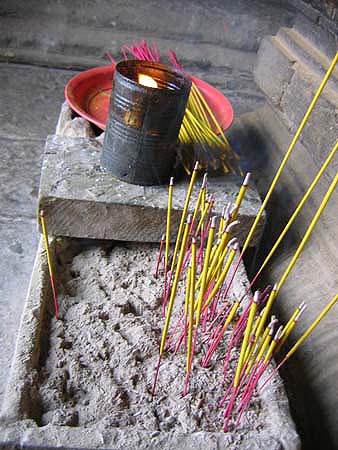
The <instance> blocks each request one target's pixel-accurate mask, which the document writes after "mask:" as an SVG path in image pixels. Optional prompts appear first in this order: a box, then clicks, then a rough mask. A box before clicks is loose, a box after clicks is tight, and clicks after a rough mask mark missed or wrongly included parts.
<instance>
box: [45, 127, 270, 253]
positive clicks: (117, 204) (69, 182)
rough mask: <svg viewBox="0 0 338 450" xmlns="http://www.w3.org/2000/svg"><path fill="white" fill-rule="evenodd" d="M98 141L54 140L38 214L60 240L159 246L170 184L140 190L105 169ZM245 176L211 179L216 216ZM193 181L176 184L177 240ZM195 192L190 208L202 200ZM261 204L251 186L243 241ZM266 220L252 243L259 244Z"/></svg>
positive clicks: (243, 215) (174, 218) (245, 206)
mask: <svg viewBox="0 0 338 450" xmlns="http://www.w3.org/2000/svg"><path fill="white" fill-rule="evenodd" d="M100 150H101V143H100V142H99V140H97V139H90V138H71V137H62V136H60V135H59V136H56V135H55V136H50V137H49V138H48V139H47V142H46V147H45V155H44V161H43V164H42V172H41V182H40V192H39V210H41V209H43V210H44V211H45V214H46V220H47V226H48V231H49V233H50V234H51V235H55V236H72V237H84V238H93V239H116V240H124V241H138V242H158V241H159V240H160V239H161V235H162V234H163V233H164V231H165V222H166V208H167V195H168V194H167V193H168V187H167V186H150V187H149V186H147V187H144V186H138V185H131V184H128V183H124V182H121V181H119V180H116V179H115V178H113V177H112V175H111V174H110V173H108V172H107V171H105V170H104V169H102V168H101V167H100ZM241 182H242V178H241V177H234V176H221V177H217V178H210V180H209V184H208V193H210V194H211V193H213V194H214V195H215V198H216V205H215V209H214V213H215V215H218V216H220V215H221V213H222V209H223V206H224V205H226V204H227V203H228V202H230V201H231V202H233V201H235V199H236V196H237V193H238V190H239V188H240V185H241ZM187 185H188V181H179V182H177V183H176V184H175V188H174V196H173V211H172V238H173V237H174V236H175V233H176V232H177V228H178V224H179V221H180V216H181V212H182V209H183V205H184V199H185V195H186V189H187ZM197 191H198V189H197V188H196V189H195V190H194V193H193V196H192V200H191V205H192V207H193V206H194V204H195V202H196V199H197ZM260 205H261V201H260V198H259V195H258V193H257V191H256V189H255V188H254V187H253V186H250V187H249V188H248V190H247V194H246V196H245V199H244V200H243V203H242V206H241V209H240V213H239V220H240V223H241V225H240V227H238V233H237V230H236V231H235V233H234V234H236V235H237V237H238V238H239V239H240V241H243V240H244V239H245V237H246V235H247V233H248V231H249V229H250V226H251V224H252V222H253V220H254V218H255V216H256V215H257V212H258V210H259V207H260ZM264 221H265V216H264V217H263V219H262V221H261V223H260V225H259V227H258V229H257V231H256V233H255V236H254V238H253V240H252V243H251V245H252V246H255V245H257V244H258V242H259V239H260V236H261V234H262V231H263V227H264Z"/></svg>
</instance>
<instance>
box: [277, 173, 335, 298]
mask: <svg viewBox="0 0 338 450" xmlns="http://www.w3.org/2000/svg"><path fill="white" fill-rule="evenodd" d="M337 183H338V173H337V174H336V176H335V177H334V179H333V181H332V183H331V184H330V187H329V189H328V190H327V192H326V194H325V196H324V198H323V200H322V202H321V204H320V205H319V208H318V209H317V211H316V213H315V215H314V216H313V219H312V220H311V222H310V225H309V226H308V228H307V230H306V232H305V234H304V237H303V239H302V241H301V242H300V244H299V246H298V248H297V250H296V251H295V253H294V255H293V257H292V259H291V261H290V263H289V264H288V266H287V268H286V269H285V271H284V273H283V275H282V277H281V279H280V281H279V283H278V287H277V292H276V295H277V294H278V293H279V291H280V290H281V288H282V286H283V284H284V283H285V281H286V279H287V277H288V276H289V274H290V272H291V270H292V268H293V267H294V265H295V264H296V261H297V259H298V258H299V256H300V254H301V252H302V250H303V248H304V246H305V244H306V243H307V241H308V239H309V237H310V235H311V233H312V231H313V229H314V227H315V226H316V224H317V222H318V220H319V218H320V216H321V214H322V213H323V211H324V209H325V207H326V205H327V203H328V201H329V200H330V197H331V195H332V193H333V191H334V190H335V188H336V186H337Z"/></svg>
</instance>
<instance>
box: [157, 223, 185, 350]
mask: <svg viewBox="0 0 338 450" xmlns="http://www.w3.org/2000/svg"><path fill="white" fill-rule="evenodd" d="M190 223H191V216H188V218H187V222H186V224H185V228H184V233H183V238H182V245H181V251H180V255H179V258H178V263H177V267H176V272H175V276H174V281H173V285H172V288H171V292H170V299H169V305H168V310H167V314H166V318H165V322H164V328H163V332H162V339H161V346H160V355H162V353H163V350H164V347H165V341H166V338H167V334H168V328H169V323H170V318H171V313H172V309H173V306H174V300H175V297H176V292H177V286H178V282H179V279H180V274H181V268H182V264H183V259H184V256H185V247H186V243H187V239H188V234H189V228H190Z"/></svg>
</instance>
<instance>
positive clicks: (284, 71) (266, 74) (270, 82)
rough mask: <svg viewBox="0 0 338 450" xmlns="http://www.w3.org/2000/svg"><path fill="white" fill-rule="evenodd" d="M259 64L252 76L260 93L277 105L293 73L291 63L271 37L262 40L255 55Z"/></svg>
mask: <svg viewBox="0 0 338 450" xmlns="http://www.w3.org/2000/svg"><path fill="white" fill-rule="evenodd" d="M257 58H258V59H257V60H258V61H259V63H258V64H257V65H256V67H255V70H254V74H255V77H256V79H257V80H259V85H260V88H261V89H262V91H263V92H264V93H265V94H266V95H267V96H268V97H269V98H270V100H271V102H272V103H274V104H275V105H279V104H280V101H281V98H282V96H283V93H284V88H285V86H286V85H287V84H288V83H289V81H290V79H291V77H292V75H293V73H294V69H293V63H294V62H293V61H292V60H290V59H289V56H288V55H287V54H286V53H285V52H284V51H283V48H282V47H281V46H280V45H279V43H278V41H277V40H276V38H275V37H273V36H267V37H265V38H264V39H263V41H262V43H261V45H260V47H259V50H258V55H257Z"/></svg>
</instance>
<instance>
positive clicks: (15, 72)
mask: <svg viewBox="0 0 338 450" xmlns="http://www.w3.org/2000/svg"><path fill="white" fill-rule="evenodd" d="M248 3H249V5H250V6H248ZM294 3H295V2H294V1H292V2H291V1H290V2H285V4H283V5H281V3H280V2H277V1H267V0H266V1H263V0H261V1H259V0H253V1H251V2H247V1H245V0H239V1H237V2H235V3H234V2H231V1H225V2H222V1H220V0H212V1H211V2H203V1H202V0H189V1H187V2H185V3H184V6H182V2H179V1H174V2H172V5H171V7H170V8H168V6H167V3H166V2H164V1H161V0H155V1H153V2H144V3H143V4H142V6H135V5H134V4H133V2H132V1H130V0H129V1H123V2H122V1H117V2H114V9H113V10H112V8H111V2H109V1H107V0H102V1H99V0H96V1H94V2H89V1H84V2H83V1H82V2H79V0H75V1H73V2H72V5H71V6H70V4H69V3H68V2H66V0H60V1H59V2H42V3H41V2H39V1H37V0H29V1H26V2H23V1H20V0H4V1H3V2H1V5H0V28H1V30H2V32H1V36H0V60H1V61H2V63H0V99H1V100H0V118H1V121H0V148H1V158H0V180H1V187H2V189H1V192H0V224H1V237H2V239H1V242H2V245H1V247H0V298H1V301H0V317H1V322H0V346H1V351H0V402H1V401H2V396H3V392H4V389H5V386H6V380H7V378H8V371H9V369H10V364H11V357H12V354H13V349H14V345H15V338H16V333H17V329H18V326H19V323H20V316H21V312H22V308H23V305H24V301H25V296H26V292H27V288H28V284H29V278H30V273H31V270H32V265H33V261H34V257H35V253H36V249H37V243H38V239H39V235H38V233H37V231H36V217H35V215H36V198H37V189H38V184H39V174H40V165H41V155H42V151H43V147H44V142H45V139H46V136H47V135H48V134H50V133H53V132H54V130H55V125H56V121H57V117H58V114H59V110H60V106H61V104H62V102H63V98H64V96H63V89H64V85H65V83H66V82H67V80H69V79H70V78H71V77H72V75H73V74H74V71H72V70H71V69H79V68H85V67H90V66H95V65H99V64H103V63H105V60H104V56H103V55H104V51H106V50H107V49H110V50H112V51H113V53H115V52H116V51H117V49H118V48H119V46H120V45H121V44H122V43H124V42H130V41H131V39H132V38H134V37H139V38H142V37H145V38H149V39H155V40H156V41H158V42H159V43H160V46H161V47H162V48H163V49H164V48H166V47H168V46H171V47H172V48H174V49H175V50H176V51H181V55H182V62H184V64H185V66H186V67H187V69H188V70H190V72H191V73H193V74H195V75H196V76H199V77H201V78H203V79H205V80H206V81H209V82H210V83H211V84H213V85H214V86H216V87H218V88H219V89H221V90H222V91H223V92H224V93H225V94H226V95H227V96H228V97H229V99H230V100H231V102H232V104H233V106H234V110H235V115H236V117H239V116H242V115H243V114H245V113H248V112H252V111H255V110H256V109H257V108H259V107H262V106H263V105H264V101H265V100H264V96H263V94H262V93H261V92H260V91H259V89H258V88H257V86H256V85H255V83H254V79H253V72H252V71H253V66H254V63H255V58H256V53H255V52H256V51H257V48H258V46H259V43H260V41H261V39H262V38H263V36H265V35H267V34H274V33H276V32H277V30H278V28H279V27H280V26H287V25H290V24H292V22H293V20H294V17H295V15H296V12H297V11H296V10H295V8H294V7H292V6H290V5H292V4H294ZM173 28H174V29H175V34H174V35H173V34H172V29H173ZM70 30H71V32H70ZM297 401H299V399H298V400H297ZM297 401H296V402H295V405H296V407H295V411H296V414H297ZM299 411H302V409H301V408H300V409H299ZM305 422H306V421H305ZM319 429H320V430H321V431H322V432H323V430H324V431H325V427H323V428H320V427H319ZM301 431H302V433H303V436H304V437H305V438H306V436H308V437H309V436H311V430H309V429H306V425H305V429H303V430H301ZM305 440H306V441H310V440H311V439H310V438H308V439H305ZM304 448H309V449H310V448H318V446H317V447H316V446H311V444H308V443H307V445H306V446H304ZM329 448H331V447H329V446H326V447H325V449H329ZM332 448H333V447H332Z"/></svg>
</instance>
